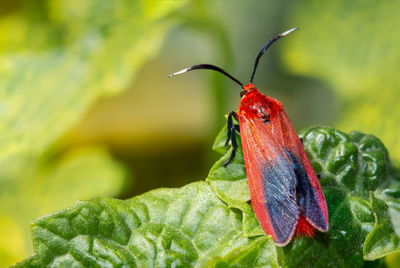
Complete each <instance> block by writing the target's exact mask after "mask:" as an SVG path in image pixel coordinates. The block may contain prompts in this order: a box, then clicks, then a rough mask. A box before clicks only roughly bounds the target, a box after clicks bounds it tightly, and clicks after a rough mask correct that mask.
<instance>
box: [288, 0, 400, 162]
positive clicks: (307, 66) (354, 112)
mask: <svg viewBox="0 0 400 268" xmlns="http://www.w3.org/2000/svg"><path fill="white" fill-rule="evenodd" d="M399 8H400V2H399V1H396V0H387V1H374V0H354V1H351V3H349V1H346V0H339V1H329V3H324V5H321V2H320V1H317V0H307V1H301V2H300V1H297V2H296V1H293V2H292V3H291V7H290V9H289V10H290V11H289V14H288V16H287V23H288V25H296V26H299V27H300V31H301V32H300V31H299V33H298V34H296V35H293V37H291V38H290V40H289V39H288V40H287V41H286V42H284V44H282V46H284V47H285V48H284V49H282V51H285V52H284V54H283V55H282V56H283V57H284V59H285V61H286V63H287V66H288V67H289V70H290V71H292V72H293V73H295V74H296V75H302V76H308V77H314V78H316V79H318V80H319V81H324V82H325V83H326V84H328V85H329V86H330V87H331V88H332V89H333V90H334V91H335V92H336V93H337V95H338V96H339V97H340V98H342V100H344V105H343V109H341V111H343V113H342V114H340V115H339V116H338V117H337V118H338V127H339V128H341V129H343V130H346V131H349V130H352V129H360V130H363V131H366V132H369V133H373V134H374V135H376V136H377V137H380V138H381V139H382V140H383V142H384V143H385V144H386V146H387V148H388V149H389V150H390V151H391V152H393V155H392V157H393V158H395V159H397V160H399V159H400V158H399V156H400V154H399V153H400V140H399V138H398V135H397V133H398V132H399V115H400V106H399V105H398V99H399V98H400V90H399V89H400V80H399V79H398V72H397V70H398V69H399V67H400V61H399V60H398V59H399V58H400V50H399V49H398V45H397V44H398V43H399V41H400V37H399V35H397V34H394V29H398V28H399V27H400V20H399V19H398V16H397V13H398V10H399ZM327 11H328V12H327Z"/></svg>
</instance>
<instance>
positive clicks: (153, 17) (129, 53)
mask: <svg viewBox="0 0 400 268" xmlns="http://www.w3.org/2000/svg"><path fill="white" fill-rule="evenodd" d="M185 2H186V1H172V2H171V1H157V2H154V3H152V4H149V2H148V1H144V0H143V1H105V2H102V3H101V5H100V4H98V3H97V2H95V1H79V2H76V1H44V2H43V3H41V6H42V7H43V8H40V9H33V8H34V7H33V5H32V4H31V3H30V1H27V2H26V3H25V2H22V3H25V4H22V5H21V7H20V8H19V9H17V10H16V11H15V12H13V13H10V14H6V15H5V16H2V17H1V18H0V25H1V26H3V27H0V33H1V34H0V35H1V36H3V37H8V36H11V38H9V39H8V38H2V39H1V40H2V42H3V43H2V46H1V47H2V48H1V50H0V59H1V60H0V62H1V63H0V96H1V98H0V122H1V123H0V131H1V133H2V135H1V137H0V148H1V150H0V167H2V166H5V165H7V164H8V163H9V161H10V159H12V158H15V157H18V156H19V155H20V154H39V153H41V152H43V150H46V149H47V148H48V146H49V145H50V144H51V143H53V142H54V141H55V140H56V139H57V138H59V137H60V136H61V135H62V134H64V133H65V131H66V130H68V129H69V128H70V127H71V126H72V125H73V124H74V123H76V122H77V120H78V119H79V118H80V116H81V115H82V114H83V112H84V111H86V110H87V108H88V107H89V106H90V105H91V104H92V103H93V101H94V100H95V99H96V98H97V97H99V96H101V95H104V94H114V93H117V92H120V91H121V90H123V89H125V88H126V87H127V86H128V84H129V82H130V81H131V80H132V78H133V77H134V75H135V73H136V72H137V71H138V69H139V68H140V66H142V65H143V63H144V62H145V61H146V60H148V59H149V58H151V57H152V56H153V55H155V54H156V53H157V52H158V50H159V49H160V47H161V45H162V40H163V38H164V36H165V34H166V33H167V29H169V28H171V26H173V25H174V24H176V21H174V20H171V19H166V17H167V16H168V15H169V14H171V12H173V11H174V10H176V9H177V8H179V7H181V6H182V5H183V4H185ZM32 9H33V10H32ZM27 14H28V15H27ZM29 14H30V16H29ZM46 40H52V42H46ZM31 44H32V46H33V47H30V45H31Z"/></svg>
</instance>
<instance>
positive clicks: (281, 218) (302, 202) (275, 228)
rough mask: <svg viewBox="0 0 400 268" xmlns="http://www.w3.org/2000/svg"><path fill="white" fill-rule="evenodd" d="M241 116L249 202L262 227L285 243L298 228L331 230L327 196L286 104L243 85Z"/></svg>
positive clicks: (306, 231) (277, 239)
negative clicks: (287, 111)
mask: <svg viewBox="0 0 400 268" xmlns="http://www.w3.org/2000/svg"><path fill="white" fill-rule="evenodd" d="M243 88H244V90H245V94H244V96H243V97H242V100H241V102H240V105H239V111H238V120H239V125H240V134H241V140H242V147H243V155H244V160H245V165H246V173H247V178H248V184H249V189H250V195H251V204H252V207H253V209H254V212H255V215H256V217H257V219H258V220H259V222H260V224H261V226H262V228H263V229H264V231H265V232H266V233H267V234H269V235H271V236H272V237H273V239H274V240H275V242H276V243H277V244H278V245H280V246H284V245H286V244H287V243H289V242H290V240H291V239H292V237H293V235H294V233H295V232H297V233H303V234H305V235H307V236H312V235H313V233H314V230H315V229H317V230H319V231H321V232H326V231H327V230H328V210H327V207H326V202H325V197H324V194H323V192H322V189H321V185H320V183H319V181H318V178H317V175H316V174H315V171H314V170H313V168H312V166H311V163H310V160H309V159H308V157H307V155H306V153H305V151H304V148H303V145H302V143H301V141H300V139H299V137H298V135H297V133H296V131H295V129H294V128H293V126H292V123H291V122H290V120H289V118H288V116H287V115H286V113H285V111H284V110H283V107H282V104H281V103H280V102H279V101H277V100H275V99H273V98H270V97H268V96H265V95H263V94H261V93H260V92H259V91H258V90H257V89H256V88H255V87H254V86H253V85H252V84H248V85H246V86H244V87H243Z"/></svg>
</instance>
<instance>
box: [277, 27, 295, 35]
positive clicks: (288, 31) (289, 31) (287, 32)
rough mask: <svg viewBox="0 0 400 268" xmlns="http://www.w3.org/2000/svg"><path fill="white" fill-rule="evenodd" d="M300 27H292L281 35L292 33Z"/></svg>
mask: <svg viewBox="0 0 400 268" xmlns="http://www.w3.org/2000/svg"><path fill="white" fill-rule="evenodd" d="M298 29H299V27H295V28H292V29H290V30H287V31H286V32H284V33H281V34H280V35H281V36H286V35H288V34H290V33H291V32H293V31H296V30H298Z"/></svg>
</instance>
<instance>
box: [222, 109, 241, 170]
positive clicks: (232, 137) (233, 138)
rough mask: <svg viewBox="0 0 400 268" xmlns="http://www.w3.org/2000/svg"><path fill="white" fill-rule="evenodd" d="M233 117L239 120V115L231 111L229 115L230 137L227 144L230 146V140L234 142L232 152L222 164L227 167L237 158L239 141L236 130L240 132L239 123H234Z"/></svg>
mask: <svg viewBox="0 0 400 268" xmlns="http://www.w3.org/2000/svg"><path fill="white" fill-rule="evenodd" d="M232 117H234V118H235V119H236V120H237V115H236V113H235V112H230V113H229V117H228V138H227V140H226V143H225V146H228V144H229V141H231V143H232V153H231V155H230V156H229V158H228V160H226V161H225V162H224V163H223V164H222V165H223V166H224V167H226V166H227V165H228V164H229V163H230V162H231V161H232V160H233V158H235V155H236V150H237V147H238V145H237V142H236V132H235V131H238V132H239V125H234V124H233V123H232Z"/></svg>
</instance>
